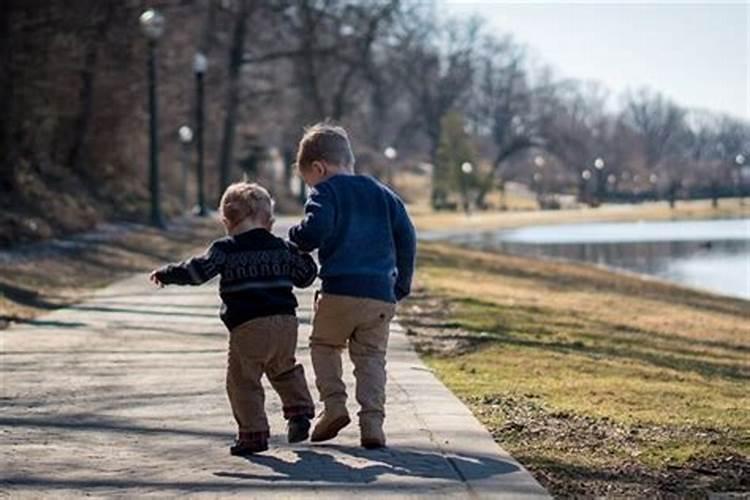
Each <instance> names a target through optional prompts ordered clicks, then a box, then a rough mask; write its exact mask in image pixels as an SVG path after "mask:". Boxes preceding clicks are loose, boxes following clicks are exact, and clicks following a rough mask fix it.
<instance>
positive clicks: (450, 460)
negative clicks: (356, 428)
mask: <svg viewBox="0 0 750 500" xmlns="http://www.w3.org/2000/svg"><path fill="white" fill-rule="evenodd" d="M326 448H328V449H332V450H337V451H339V452H341V453H344V454H347V455H350V456H352V457H354V458H355V459H360V460H355V461H356V462H364V461H367V462H369V463H373V465H366V466H364V467H355V466H352V465H349V464H347V463H344V462H340V461H338V460H337V459H336V457H335V456H333V455H331V454H328V453H321V452H319V451H317V450H315V449H305V450H294V452H295V453H296V454H297V460H295V461H290V462H287V461H285V460H281V459H279V458H276V457H273V456H266V455H254V456H251V457H247V460H248V461H249V462H251V463H253V464H256V465H263V466H266V467H268V468H270V469H272V470H273V471H274V472H276V473H277V474H274V475H261V474H251V473H243V472H215V473H214V475H215V476H219V477H232V478H236V479H250V480H255V481H271V482H277V481H293V482H325V483H336V482H341V483H360V484H369V483H372V482H374V481H376V480H377V479H378V478H379V477H380V476H382V475H384V474H391V475H395V476H408V477H420V478H425V479H446V480H450V481H456V480H459V481H460V480H464V481H467V480H476V479H484V478H488V477H492V476H496V475H501V474H509V473H511V472H516V471H517V470H518V467H517V466H516V465H514V464H512V463H510V462H505V461H503V460H497V459H494V458H489V457H483V456H472V455H454V454H451V455H444V454H441V453H434V452H425V451H415V450H413V449H399V448H386V449H383V450H372V451H368V450H365V449H362V448H355V447H346V446H335V447H326ZM324 449H325V448H324Z"/></svg>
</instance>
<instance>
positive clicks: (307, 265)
mask: <svg viewBox="0 0 750 500" xmlns="http://www.w3.org/2000/svg"><path fill="white" fill-rule="evenodd" d="M287 246H288V247H289V251H290V253H291V254H292V283H293V284H294V286H296V287H297V288H307V287H308V286H310V285H312V284H313V281H315V278H316V277H317V276H318V265H317V264H316V263H315V260H314V259H313V258H312V256H311V255H310V254H307V253H301V252H300V251H299V249H298V248H297V245H295V244H294V243H292V242H291V241H289V242H287Z"/></svg>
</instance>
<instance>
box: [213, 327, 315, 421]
mask: <svg viewBox="0 0 750 500" xmlns="http://www.w3.org/2000/svg"><path fill="white" fill-rule="evenodd" d="M296 348H297V318H296V317H294V316H290V315H277V316H268V317H264V318H257V319H254V320H251V321H248V322H246V323H243V324H241V325H240V326H238V327H236V328H234V329H233V330H232V331H231V332H230V333H229V363H228V366H227V395H228V396H229V402H230V404H231V405H232V412H233V413H234V418H235V420H237V425H238V426H239V430H240V432H241V433H252V434H256V433H260V434H263V433H265V434H267V433H268V420H267V419H266V411H265V408H264V403H265V393H264V392H263V385H262V383H261V377H262V376H263V374H264V373H265V374H266V376H267V377H268V380H269V382H271V386H272V387H273V388H274V390H275V391H276V392H277V393H278V394H279V397H280V398H281V401H282V404H283V408H284V418H286V419H288V418H290V417H293V416H298V415H305V416H307V417H310V418H312V417H314V416H315V407H314V405H313V402H312V398H311V397H310V391H309V390H308V389H307V381H306V380H305V372H304V369H303V368H302V365H300V364H297V363H296V360H295V358H294V352H295V350H296Z"/></svg>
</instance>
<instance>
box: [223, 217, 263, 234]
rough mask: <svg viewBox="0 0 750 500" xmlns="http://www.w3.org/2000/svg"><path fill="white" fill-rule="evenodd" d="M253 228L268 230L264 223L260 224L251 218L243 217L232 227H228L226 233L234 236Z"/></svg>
mask: <svg viewBox="0 0 750 500" xmlns="http://www.w3.org/2000/svg"><path fill="white" fill-rule="evenodd" d="M253 229H266V230H268V228H267V227H266V225H265V224H261V223H260V222H257V221H254V220H253V219H244V220H242V221H240V222H238V223H237V224H235V225H234V226H232V229H230V230H229V231H228V233H229V236H234V235H237V234H240V233H244V232H247V231H252V230H253Z"/></svg>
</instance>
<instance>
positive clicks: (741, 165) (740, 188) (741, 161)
mask: <svg viewBox="0 0 750 500" xmlns="http://www.w3.org/2000/svg"><path fill="white" fill-rule="evenodd" d="M745 160H746V158H745V155H743V154H741V153H740V154H738V155H737V156H735V158H734V162H735V163H736V164H737V194H738V195H739V198H740V206H745V189H744V187H745V186H744V182H743V181H744V179H743V175H742V174H743V171H744V169H745Z"/></svg>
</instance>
